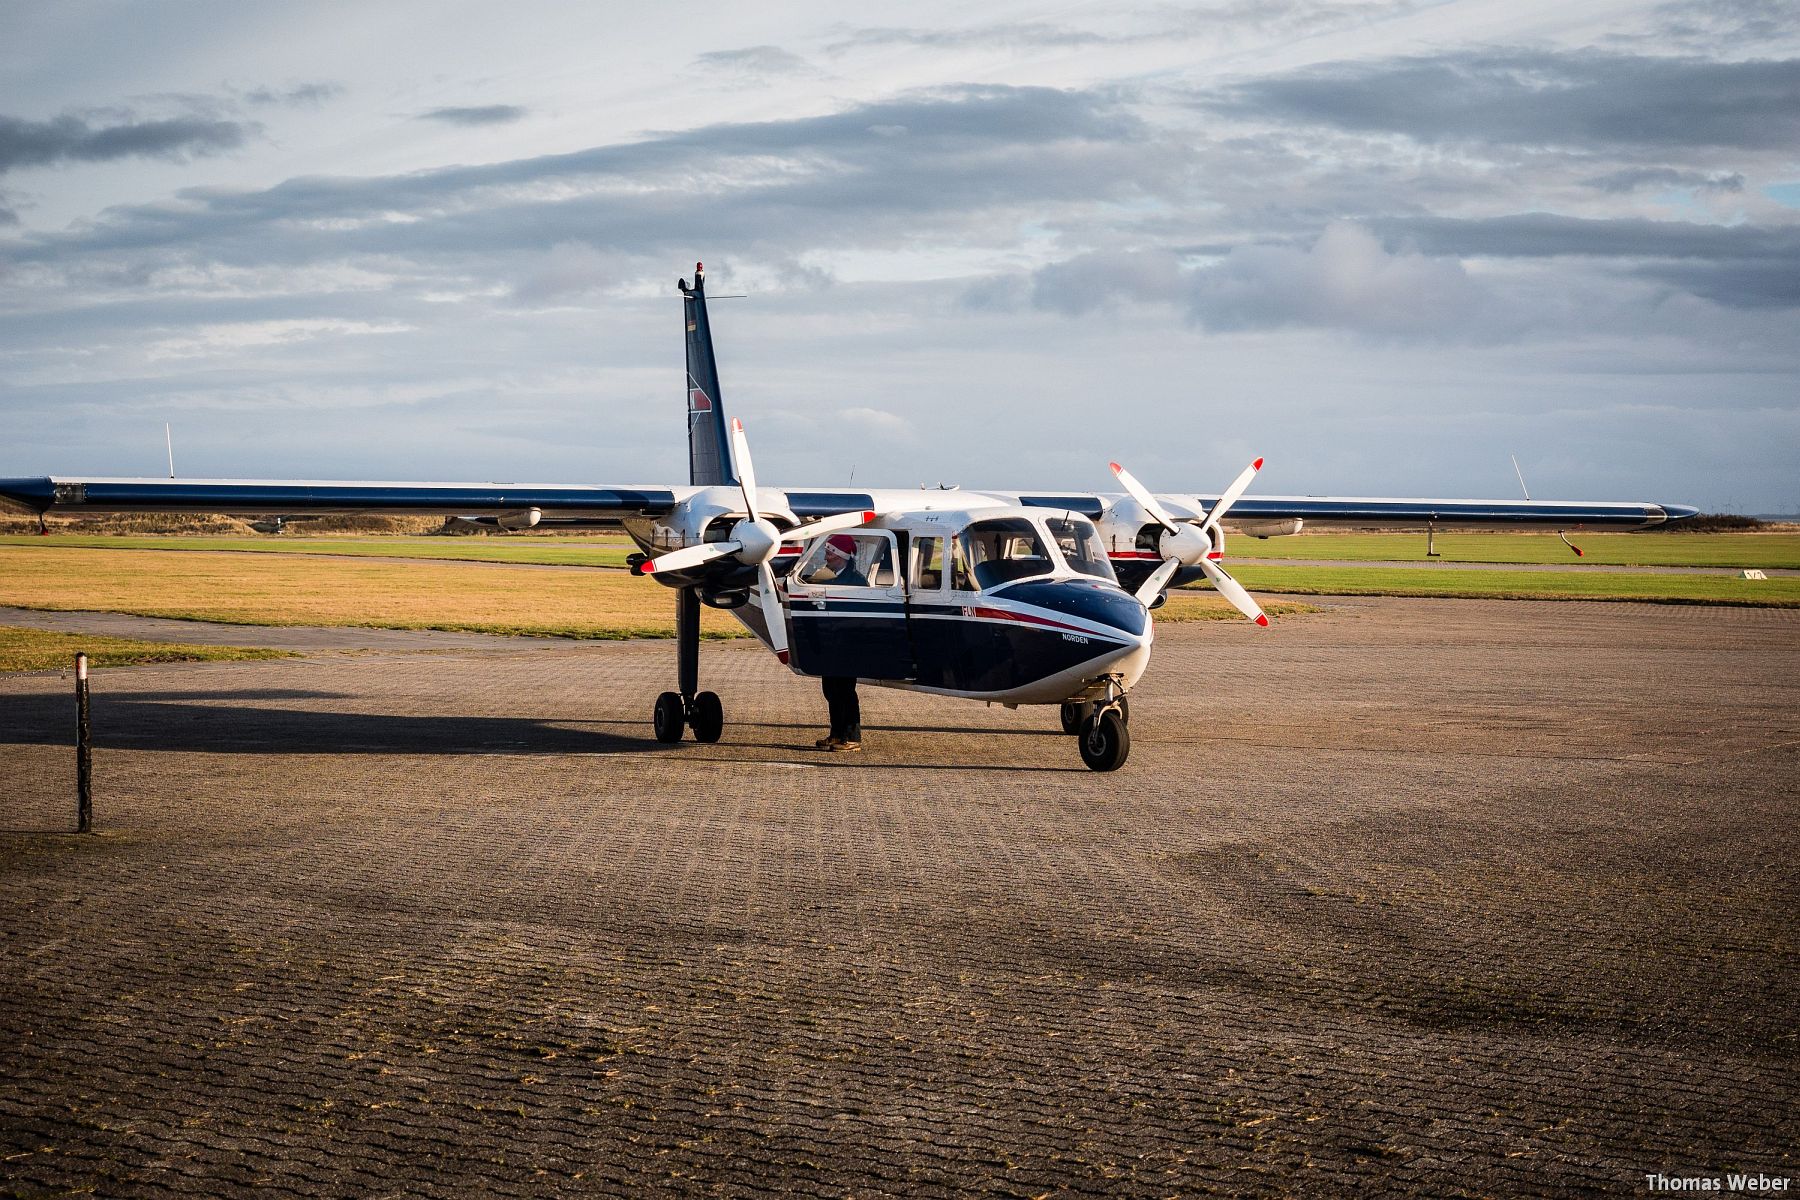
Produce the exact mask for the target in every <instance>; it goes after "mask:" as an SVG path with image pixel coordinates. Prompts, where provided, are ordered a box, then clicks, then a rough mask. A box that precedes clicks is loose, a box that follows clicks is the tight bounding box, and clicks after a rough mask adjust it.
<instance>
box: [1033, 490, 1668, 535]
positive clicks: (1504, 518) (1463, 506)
mask: <svg viewBox="0 0 1800 1200" xmlns="http://www.w3.org/2000/svg"><path fill="white" fill-rule="evenodd" d="M1156 499H1157V500H1158V501H1159V502H1160V503H1161V504H1162V505H1163V506H1164V507H1165V508H1166V509H1168V510H1169V512H1170V513H1171V514H1172V515H1174V516H1175V517H1178V518H1187V519H1198V518H1202V517H1204V516H1205V515H1206V514H1207V512H1209V511H1210V510H1211V508H1212V506H1213V505H1214V504H1215V503H1217V502H1218V497H1217V496H1206V495H1193V494H1187V493H1182V494H1174V493H1169V494H1163V493H1159V494H1158V495H1157V497H1156ZM1018 501H1019V503H1020V504H1025V505H1030V506H1033V507H1043V508H1061V509H1067V510H1070V511H1073V512H1079V513H1083V514H1085V515H1087V516H1089V517H1095V518H1098V517H1100V516H1101V515H1102V514H1103V513H1107V512H1109V511H1112V510H1113V508H1114V506H1115V505H1117V504H1119V503H1120V502H1121V501H1127V498H1126V497H1124V496H1122V495H1118V494H1105V493H1101V494H1057V495H1047V494H1026V493H1022V494H1020V495H1019V497H1018ZM1127 502H1128V501H1127ZM1699 511H1700V510H1699V509H1697V508H1694V507H1692V506H1691V505H1686V504H1652V503H1647V502H1643V501H1606V500H1463V499H1405V498H1389V497H1371V496H1245V497H1244V498H1243V499H1241V500H1239V501H1238V502H1237V503H1236V504H1234V505H1233V506H1232V508H1231V515H1230V517H1228V518H1227V521H1229V522H1252V521H1292V520H1296V519H1297V520H1301V521H1304V522H1306V523H1307V524H1308V525H1402V526H1413V527H1417V528H1420V529H1423V528H1425V527H1426V526H1428V525H1435V526H1438V527H1439V528H1445V529H1478V528H1489V529H1575V528H1583V529H1619V530H1630V529H1653V528H1655V527H1657V526H1659V525H1667V524H1669V523H1671V522H1674V521H1683V520H1686V519H1688V518H1689V517H1693V516H1695V515H1697V514H1698V513H1699Z"/></svg>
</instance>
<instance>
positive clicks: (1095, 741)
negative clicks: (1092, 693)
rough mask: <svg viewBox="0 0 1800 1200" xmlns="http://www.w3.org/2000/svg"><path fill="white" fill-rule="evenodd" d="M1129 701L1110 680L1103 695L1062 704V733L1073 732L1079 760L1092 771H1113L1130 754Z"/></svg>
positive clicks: (1122, 763)
mask: <svg viewBox="0 0 1800 1200" xmlns="http://www.w3.org/2000/svg"><path fill="white" fill-rule="evenodd" d="M1130 724H1131V702H1130V701H1129V700H1127V699H1126V698H1125V694H1124V693H1123V692H1121V691H1119V690H1118V685H1117V684H1116V683H1113V682H1111V681H1109V682H1108V683H1107V687H1106V695H1105V696H1103V697H1101V698H1099V699H1097V700H1086V701H1083V700H1077V701H1073V702H1071V703H1068V704H1064V705H1063V706H1062V727H1063V732H1064V733H1069V734H1073V735H1075V744H1076V747H1077V749H1079V750H1080V751H1081V761H1082V762H1084V763H1086V764H1087V766H1088V769H1089V770H1091V771H1116V770H1118V769H1119V768H1120V767H1122V766H1124V765H1125V760H1126V758H1128V757H1129V756H1130V755H1131V728H1130Z"/></svg>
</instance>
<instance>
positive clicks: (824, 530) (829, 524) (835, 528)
mask: <svg viewBox="0 0 1800 1200" xmlns="http://www.w3.org/2000/svg"><path fill="white" fill-rule="evenodd" d="M879 515H880V514H879V513H876V512H873V511H871V510H869V509H864V510H863V511H862V512H847V513H839V514H838V515H837V516H835V517H821V518H820V519H819V520H817V521H814V522H813V523H812V524H810V525H802V526H800V527H799V528H798V529H789V530H787V531H786V532H784V533H783V534H782V535H781V540H782V541H784V542H810V541H812V540H813V539H814V538H822V537H824V536H825V535H826V534H828V533H842V532H843V531H844V530H846V529H855V528H856V527H858V526H859V525H867V524H868V523H869V522H870V521H873V520H874V519H875V518H876V517H877V516H879Z"/></svg>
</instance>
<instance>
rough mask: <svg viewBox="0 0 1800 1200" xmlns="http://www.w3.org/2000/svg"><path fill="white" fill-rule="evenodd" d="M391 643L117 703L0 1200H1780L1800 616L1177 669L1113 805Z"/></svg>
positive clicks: (751, 710) (1575, 609)
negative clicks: (1029, 1199)
mask: <svg viewBox="0 0 1800 1200" xmlns="http://www.w3.org/2000/svg"><path fill="white" fill-rule="evenodd" d="M138 628H139V629H141V628H142V627H138ZM132 631H136V630H132ZM180 631H181V636H183V637H184V638H185V639H189V640H191V639H193V638H194V637H195V635H196V630H195V627H194V626H192V625H190V624H188V623H181V625H180ZM271 632H272V634H273V635H275V636H280V637H287V636H289V634H290V633H291V632H292V631H271ZM363 633H364V631H357V634H358V637H359V638H360V637H361V636H362V634H363ZM229 635H230V636H229V637H228V638H225V639H223V640H229V641H238V642H242V641H245V640H246V638H247V637H251V638H254V637H255V636H256V631H251V630H245V629H241V628H233V629H231V630H229ZM405 637H406V638H407V639H408V640H407V641H406V642H404V643H399V642H395V643H391V644H386V645H383V646H379V647H376V648H374V649H368V648H364V649H354V648H347V647H344V646H342V645H340V644H339V643H336V642H333V641H332V640H331V639H330V638H324V639H321V642H320V643H318V644H319V645H324V646H337V648H335V649H320V650H317V651H316V652H314V653H310V654H309V655H308V657H306V658H304V659H300V660H288V661H281V662H273V663H232V664H210V665H188V666H168V667H156V668H140V669H132V670H116V671H107V672H102V673H100V674H99V676H98V681H97V683H96V701H95V722H96V726H97V728H98V729H99V731H100V735H99V736H100V749H99V751H98V753H97V764H98V765H97V773H98V780H99V783H98V790H99V799H98V804H97V809H98V813H99V824H100V828H101V830H102V832H101V833H100V834H99V835H97V836H94V837H88V838H76V837H44V836H36V837H33V836H23V835H7V836H4V837H0V964H3V965H0V1081H3V1082H0V1182H4V1183H6V1184H8V1185H10V1188H11V1189H12V1190H14V1191H16V1192H18V1193H23V1194H28V1195H38V1194H57V1193H60V1192H63V1191H65V1190H80V1191H83V1192H90V1191H91V1192H98V1193H100V1194H104V1195H123V1194H129V1195H155V1194H189V1193H195V1192H232V1193H249V1192H251V1191H261V1190H269V1191H281V1190H285V1191H288V1192H294V1193H301V1194H320V1193H324V1194H335V1195H356V1194H365V1193H370V1194H398V1193H410V1194H421V1195H452V1194H455V1195H469V1194H498V1195H512V1194H521V1195H523V1194H546V1193H568V1194H582V1193H596V1194H611V1195H627V1194H629V1195H643V1194H670V1195H675V1194H724V1195H744V1194H751V1193H767V1192H779V1191H788V1190H792V1191H799V1192H804V1193H809V1194H821V1195H823V1194H830V1195H857V1196H866V1195H878V1194H882V1193H893V1194H909V1195H912V1194H917V1195H940V1196H948V1195H960V1194H968V1193H991V1194H998V1195H1014V1196H1037V1195H1046V1194H1048V1195H1056V1196H1065V1195H1109V1196H1110V1195H1141V1196H1164V1195H1171V1194H1192V1193H1207V1192H1213V1193H1221V1194H1259V1193H1262V1194H1306V1195H1341V1194H1345V1193H1347V1192H1349V1191H1351V1190H1353V1189H1356V1190H1375V1189H1381V1190H1386V1191H1388V1192H1393V1193H1404V1194H1414V1195H1430V1196H1455V1195H1515V1194H1527V1193H1529V1194H1586V1193H1612V1194H1634V1193H1635V1194H1642V1193H1644V1191H1645V1178H1644V1176H1645V1174H1646V1173H1649V1172H1662V1173H1664V1174H1667V1175H1671V1176H1678V1175H1700V1174H1706V1175H1710V1174H1713V1173H1716V1172H1723V1171H1726V1170H1732V1169H1743V1168H1751V1169H1761V1170H1763V1171H1766V1172H1770V1173H1773V1174H1776V1175H1781V1176H1787V1177H1794V1176H1796V1175H1800V1166H1797V1164H1796V1162H1795V1135H1796V1132H1797V1131H1800V1106H1797V1104H1796V1100H1797V1099H1800V1087H1797V1086H1796V1083H1795V1078H1794V1069H1795V1066H1796V1061H1797V1059H1800V1045H1797V1044H1796V1020H1795V1018H1796V1014H1797V1013H1800V955H1797V953H1796V950H1797V945H1800V917H1797V916H1796V912H1797V908H1796V902H1797V901H1800V887H1797V886H1796V873H1795V866H1794V863H1795V851H1796V848H1797V844H1800V832H1797V829H1800V823H1797V822H1796V816H1797V815H1800V814H1797V812H1796V809H1797V808H1800V804H1797V801H1796V789H1795V783H1794V781H1795V779H1796V777H1797V771H1800V716H1797V715H1796V711H1797V710H1796V699H1797V698H1800V697H1797V695H1796V692H1797V690H1800V613H1796V612H1791V611H1790V612H1782V611H1769V610H1753V609H1708V608H1694V607H1660V606H1635V605H1607V604H1523V603H1498V602H1484V601H1441V600H1440V601H1428V600H1412V601H1408V600H1358V601H1344V602H1334V603H1333V605H1332V608H1331V611H1329V612H1328V613H1325V614H1322V615H1318V616H1309V617H1301V618H1291V619H1286V620H1283V621H1280V622H1278V623H1277V625H1276V627H1275V628H1274V629H1272V630H1270V631H1268V632H1267V633H1266V634H1258V633H1257V631H1255V630H1252V629H1250V628H1248V627H1247V626H1240V625H1236V624H1206V625H1189V626H1179V627H1172V628H1170V629H1168V630H1167V631H1166V632H1165V634H1164V637H1163V640H1162V644H1161V645H1160V646H1159V654H1158V658H1157V661H1156V663H1155V665H1154V666H1153V668H1152V670H1151V673H1150V675H1149V677H1148V678H1147V679H1146V680H1145V682H1144V684H1143V685H1142V686H1141V687H1140V689H1139V691H1138V693H1137V694H1136V695H1135V696H1134V711H1133V735H1134V743H1135V748H1134V751H1133V755H1132V759H1131V762H1130V763H1129V764H1128V765H1127V766H1126V768H1125V769H1124V770H1122V771H1120V772H1119V773H1117V774H1115V775H1110V776H1097V775H1092V774H1090V773H1088V772H1086V771H1083V770H1081V769H1080V768H1079V763H1078V760H1077V758H1076V755H1075V751H1074V747H1073V745H1072V744H1071V743H1070V742H1069V741H1068V740H1067V739H1065V738H1063V737H1061V736H1059V735H1056V734H1053V733H1051V732H1049V730H1050V729H1051V728H1052V727H1053V726H1054V724H1055V721H1054V717H1053V716H1052V715H1050V714H1049V713H1047V712H1045V711H1037V712H1033V711H1031V710H1024V711H1020V712H1016V713H1015V712H1007V711H1006V710H1003V709H985V708H980V707H974V706H968V705H962V706H957V705H952V704H947V703H944V702H938V701H932V700H928V699H925V698H920V697H912V696H907V695H903V694H898V693H890V692H882V691H873V690H869V691H866V693H865V694H866V714H867V717H868V722H867V723H868V725H869V726H870V732H869V738H870V746H871V749H870V752H869V753H868V754H866V755H863V756H860V757H825V756H820V755H818V754H816V753H815V752H813V751H812V750H811V749H810V743H811V741H812V739H813V737H815V736H817V734H818V732H819V723H820V719H821V713H822V708H823V706H822V703H821V701H820V700H819V698H818V696H817V693H816V691H814V690H813V689H812V688H811V687H809V686H808V685H807V684H806V683H804V682H803V681H799V680H794V679H792V678H791V677H789V676H787V675H786V674H785V673H784V672H782V671H781V669H780V668H779V667H777V666H776V665H775V664H774V663H773V662H772V661H771V660H769V659H768V658H767V657H766V656H764V655H762V654H761V653H760V652H758V651H757V650H756V649H755V648H754V647H751V646H748V645H739V644H728V645H718V646H715V645H709V646H707V647H706V650H705V660H704V667H703V670H704V672H705V677H706V680H707V682H708V683H710V684H711V686H713V687H715V688H716V689H717V690H718V691H719V692H720V693H721V694H722V695H723V696H724V698H725V704H726V714H727V719H728V721H729V722H730V724H729V725H728V727H727V732H726V741H725V742H724V743H722V744H720V745H718V746H711V747H702V746H696V745H693V744H691V743H688V744H684V745H681V746H679V747H671V748H660V747H657V746H655V744H654V743H652V742H650V741H649V740H648V729H647V718H648V708H649V704H650V700H651V698H652V696H653V694H654V693H655V692H656V691H658V690H660V689H661V688H662V687H664V686H666V681H667V679H668V678H669V677H670V676H671V674H672V672H673V650H672V647H671V646H670V645H669V644H667V643H626V644H569V643H554V642H553V643H543V642H530V641H510V640H500V639H471V638H455V639H452V640H446V641H437V640H435V639H434V635H405ZM282 644H288V643H285V642H284V643H282ZM358 644H359V645H362V644H363V643H360V642H359V643H358ZM68 686H69V685H68V683H67V681H66V680H64V679H61V678H59V677H57V676H55V675H36V676H13V677H0V714H4V719H0V781H3V782H4V785H5V789H6V795H5V799H4V801H3V802H4V803H5V804H8V805H10V806H11V808H10V810H9V811H10V812H11V813H13V814H20V813H25V812H26V810H33V811H37V812H38V813H39V815H40V816H41V815H42V813H43V812H44V811H47V810H45V809H44V808H43V805H44V804H45V803H46V802H47V800H48V798H49V794H50V793H51V792H52V791H60V789H61V788H63V787H65V786H66V784H67V762H68V759H69V756H70V755H69V752H68V751H67V750H66V749H65V748H63V747H61V746H59V745H54V744H53V743H55V742H57V741H59V740H60V739H61V738H62V737H63V735H64V733H65V732H66V729H67V727H68V724H69V715H68V711H67V696H66V692H67V688H68ZM58 772H61V773H62V774H61V775H60V776H59V775H58ZM19 819H22V818H20V817H17V816H14V817H12V818H10V819H9V820H8V821H0V824H5V823H12V822H13V821H16V820H19ZM1793 1186H1794V1185H1790V1192H1789V1194H1792V1188H1793Z"/></svg>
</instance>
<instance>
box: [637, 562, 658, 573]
mask: <svg viewBox="0 0 1800 1200" xmlns="http://www.w3.org/2000/svg"><path fill="white" fill-rule="evenodd" d="M638 570H640V571H642V572H643V573H644V574H646V575H648V574H650V572H652V571H654V570H656V560H655V559H646V560H645V561H644V565H643V566H641V567H639V568H638Z"/></svg>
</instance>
